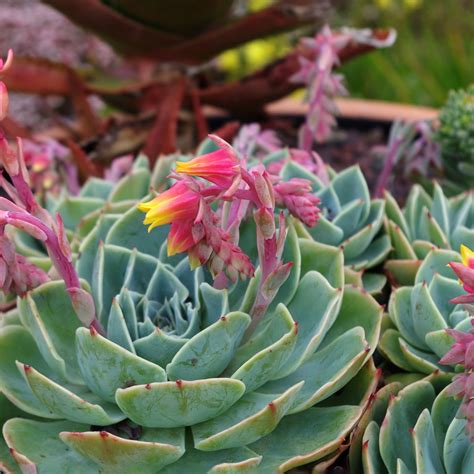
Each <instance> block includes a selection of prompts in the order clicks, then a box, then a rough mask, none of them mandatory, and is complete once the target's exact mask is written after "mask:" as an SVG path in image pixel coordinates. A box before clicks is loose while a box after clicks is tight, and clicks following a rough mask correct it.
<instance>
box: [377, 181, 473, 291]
mask: <svg viewBox="0 0 474 474" xmlns="http://www.w3.org/2000/svg"><path fill="white" fill-rule="evenodd" d="M385 203H386V213H387V228H388V231H389V233H390V237H391V240H392V246H393V252H392V254H391V256H390V258H389V260H388V261H387V262H386V264H385V268H386V271H387V273H388V274H389V276H390V278H391V280H392V282H394V283H395V284H405V285H411V284H413V280H414V277H415V274H416V271H417V269H418V267H419V265H420V261H421V260H422V259H423V258H424V257H425V256H426V255H427V254H428V253H429V252H430V251H431V249H432V248H433V247H437V248H442V249H448V250H451V249H454V250H457V249H459V247H460V245H461V244H465V245H467V246H468V247H474V192H472V190H471V191H466V192H464V193H461V194H459V195H457V196H454V197H451V198H447V197H446V196H445V194H444V192H443V189H442V188H441V186H440V185H439V184H437V183H435V184H434V187H433V195H432V196H430V195H429V194H427V193H426V192H425V191H424V189H423V188H422V187H421V186H419V185H415V186H413V188H412V189H411V191H410V194H409V196H408V199H407V202H406V205H405V208H404V209H403V211H402V210H401V209H400V207H399V206H398V204H397V203H396V201H395V199H394V198H393V197H392V196H391V195H390V194H389V193H387V192H386V193H385Z"/></svg>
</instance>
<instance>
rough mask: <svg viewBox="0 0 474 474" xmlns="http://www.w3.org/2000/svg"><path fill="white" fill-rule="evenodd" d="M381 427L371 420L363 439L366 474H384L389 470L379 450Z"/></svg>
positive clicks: (363, 459) (363, 463) (363, 460)
mask: <svg viewBox="0 0 474 474" xmlns="http://www.w3.org/2000/svg"><path fill="white" fill-rule="evenodd" d="M379 433H380V428H379V426H378V425H377V423H376V422H375V421H371V422H370V423H369V424H368V426H367V429H366V430H365V433H364V437H363V439H362V466H363V469H364V473H365V474H384V473H386V472H387V469H386V468H385V466H384V464H383V461H382V458H381V456H380V451H379Z"/></svg>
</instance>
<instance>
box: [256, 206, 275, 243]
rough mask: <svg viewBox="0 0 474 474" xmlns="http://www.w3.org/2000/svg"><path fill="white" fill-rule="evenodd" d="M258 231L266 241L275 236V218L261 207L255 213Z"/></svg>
mask: <svg viewBox="0 0 474 474" xmlns="http://www.w3.org/2000/svg"><path fill="white" fill-rule="evenodd" d="M253 218H254V220H255V223H256V224H257V227H258V229H259V230H260V232H261V233H262V235H263V237H264V238H265V239H271V238H272V237H273V235H274V234H275V216H274V215H273V213H272V212H270V211H269V210H268V209H267V208H265V207H260V208H259V209H257V210H256V211H255V212H254V213H253Z"/></svg>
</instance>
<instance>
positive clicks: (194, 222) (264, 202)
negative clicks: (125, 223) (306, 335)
mask: <svg viewBox="0 0 474 474" xmlns="http://www.w3.org/2000/svg"><path fill="white" fill-rule="evenodd" d="M210 138H211V140H212V141H213V142H214V143H215V145H216V146H217V147H218V149H217V150H215V151H212V152H210V153H207V154H204V155H202V156H198V157H196V158H194V159H192V160H190V161H188V162H179V161H178V162H177V164H176V173H177V175H176V178H177V179H178V181H177V183H176V184H174V185H173V186H172V187H171V188H170V189H168V190H167V191H165V192H163V193H161V194H159V195H158V196H157V197H155V198H154V199H152V200H151V201H149V202H146V203H142V204H140V205H139V206H138V208H139V209H140V210H141V211H143V212H146V218H145V220H144V224H145V225H147V224H150V227H149V229H148V230H149V231H150V230H152V229H153V228H154V227H157V226H160V225H163V224H171V228H170V235H169V237H168V256H172V255H174V254H176V253H180V252H186V251H187V252H188V255H189V260H190V263H191V267H192V268H196V267H197V266H199V265H203V264H207V265H208V267H209V269H210V270H211V273H212V274H213V276H214V278H216V279H218V281H217V282H216V284H217V285H218V286H219V287H225V286H227V284H226V281H225V280H226V277H227V278H229V279H230V280H231V281H232V282H234V283H235V282H236V280H237V278H238V277H240V278H241V279H245V278H248V277H252V276H253V273H254V268H253V265H252V262H251V261H250V259H249V258H248V257H247V256H246V255H245V254H244V253H243V252H242V251H241V250H240V248H239V247H238V246H237V245H236V244H235V243H234V242H233V241H232V239H231V233H229V232H228V231H226V229H227V230H230V229H236V228H238V226H239V224H240V220H241V219H242V217H243V215H244V214H241V215H240V216H239V209H245V210H246V211H245V212H251V211H253V217H254V221H255V224H256V241H257V249H258V255H259V261H260V269H261V275H260V282H259V287H258V291H257V295H256V299H255V302H254V305H253V308H252V310H251V312H250V314H251V315H252V317H253V322H252V324H251V326H250V328H249V330H250V331H251V330H253V329H254V327H255V326H256V324H257V323H258V321H259V320H260V319H261V318H262V317H263V315H264V314H265V312H266V309H267V308H268V306H269V304H270V303H271V302H272V300H273V297H274V295H275V294H276V292H277V291H278V289H279V288H280V286H281V285H282V284H283V283H284V282H285V281H286V279H287V278H288V275H289V273H290V270H291V267H292V265H293V262H287V263H283V262H282V261H281V256H282V253H283V247H284V242H285V236H286V229H285V221H284V217H283V215H282V214H281V215H280V219H279V230H278V232H277V229H276V226H275V203H276V204H277V205H278V206H279V207H281V208H284V209H287V210H288V211H289V212H290V214H292V215H294V216H295V217H297V218H298V219H300V220H302V221H303V222H304V223H305V224H306V225H308V226H309V227H313V226H314V225H315V224H316V222H317V220H318V214H319V209H318V208H317V207H316V205H317V204H318V203H319V199H318V198H316V197H315V196H314V195H312V194H311V184H310V181H308V180H306V179H302V178H296V179H292V180H290V181H288V182H281V180H280V179H279V178H277V177H273V178H272V177H271V176H270V175H269V174H268V173H267V171H266V170H265V169H264V168H263V167H262V166H261V165H260V166H255V167H254V168H251V169H250V170H247V169H246V168H245V166H244V165H243V164H242V163H245V162H241V161H240V160H239V159H238V158H237V154H236V152H235V151H234V150H233V148H232V147H231V146H230V145H229V144H228V143H227V142H225V141H224V140H222V139H220V138H219V137H216V136H213V135H211V136H210ZM180 175H184V176H186V177H185V178H184V179H183V178H182V176H180ZM195 178H202V179H204V180H205V181H208V182H210V183H212V184H213V186H204V185H203V184H202V182H200V181H198V180H196V179H195ZM219 201H220V202H221V203H222V202H227V206H226V213H227V216H225V218H224V220H221V222H219V221H220V219H219V217H218V215H217V213H216V212H214V211H213V210H212V207H211V206H212V205H213V204H216V203H218V202H219ZM222 212H223V210H222V208H221V213H222ZM234 234H235V233H234Z"/></svg>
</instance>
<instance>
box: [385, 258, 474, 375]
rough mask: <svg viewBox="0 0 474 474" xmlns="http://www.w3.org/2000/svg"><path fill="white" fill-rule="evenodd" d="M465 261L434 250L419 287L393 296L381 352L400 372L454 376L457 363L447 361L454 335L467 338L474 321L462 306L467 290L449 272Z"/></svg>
mask: <svg viewBox="0 0 474 474" xmlns="http://www.w3.org/2000/svg"><path fill="white" fill-rule="evenodd" d="M460 261H461V257H460V255H459V254H458V253H457V252H453V251H450V250H440V249H435V250H432V251H431V252H430V253H429V254H428V255H427V256H426V258H425V259H424V260H423V263H422V264H421V266H420V267H419V269H418V272H417V274H416V278H415V281H414V286H402V287H399V288H397V289H395V290H394V291H392V294H391V298H390V303H389V307H388V319H387V320H386V321H385V324H384V330H383V334H382V336H381V338H380V344H379V350H380V352H381V353H382V354H383V355H384V356H385V357H386V358H387V359H389V360H390V361H391V362H392V363H393V364H395V365H396V366H398V367H400V368H401V369H403V370H405V371H408V372H416V373H422V374H423V373H424V374H430V373H432V372H434V371H436V370H439V371H443V372H448V373H450V372H454V369H455V367H454V366H455V365H456V364H457V363H453V361H452V360H451V359H450V358H449V357H446V354H447V353H448V351H449V350H450V349H451V346H452V344H453V338H452V335H453V334H457V333H458V332H462V333H468V332H469V331H470V330H471V327H472V320H473V318H472V315H470V313H469V311H468V309H467V308H466V307H465V306H464V305H463V304H462V303H463V302H464V301H463V299H464V297H463V296H462V295H463V288H462V287H461V286H460V285H459V284H458V282H457V281H456V280H455V279H454V276H455V275H454V273H453V271H452V270H451V268H450V267H449V266H448V264H449V265H451V266H454V267H456V268H457V266H458V262H460ZM453 303H454V304H453ZM440 359H441V360H440Z"/></svg>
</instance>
